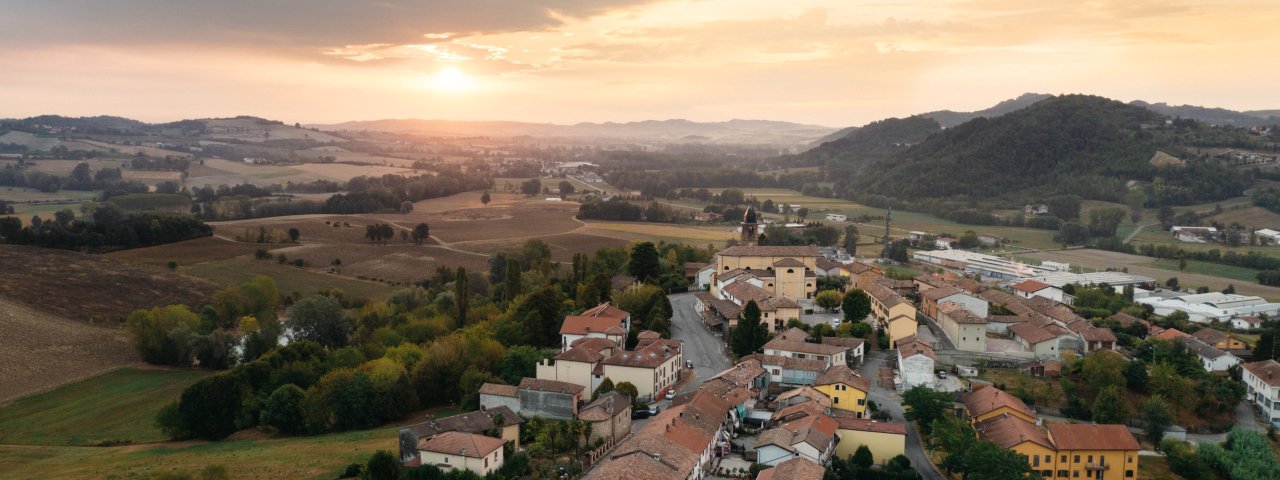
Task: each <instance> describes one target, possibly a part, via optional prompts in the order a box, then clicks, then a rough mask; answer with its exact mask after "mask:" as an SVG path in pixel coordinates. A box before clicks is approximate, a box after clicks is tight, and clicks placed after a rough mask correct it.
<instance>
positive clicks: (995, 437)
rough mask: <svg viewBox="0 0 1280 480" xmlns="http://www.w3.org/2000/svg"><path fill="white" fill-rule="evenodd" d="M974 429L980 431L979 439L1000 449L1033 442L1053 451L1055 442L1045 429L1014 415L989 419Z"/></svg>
mask: <svg viewBox="0 0 1280 480" xmlns="http://www.w3.org/2000/svg"><path fill="white" fill-rule="evenodd" d="M974 429H975V430H977V431H978V438H981V439H982V440H986V441H988V442H991V443H994V444H996V446H998V447H1000V448H1006V449H1007V448H1012V447H1014V446H1016V445H1019V444H1021V443H1023V442H1032V443H1037V444H1040V445H1042V446H1044V447H1046V448H1049V449H1053V442H1051V441H1050V440H1049V436H1048V435H1047V434H1046V432H1045V431H1044V429H1042V428H1040V427H1039V426H1036V424H1034V423H1031V422H1028V421H1026V420H1023V419H1021V418H1018V417H1017V416H1014V415H1009V414H1004V415H1000V416H997V417H994V418H991V419H988V420H987V421H985V422H982V423H979V424H978V425H976V426H975V428H974Z"/></svg>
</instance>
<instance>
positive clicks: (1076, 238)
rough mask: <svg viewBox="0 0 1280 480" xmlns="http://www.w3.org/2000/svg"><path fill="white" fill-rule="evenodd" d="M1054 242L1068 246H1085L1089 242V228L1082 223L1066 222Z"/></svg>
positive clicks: (1055, 236)
mask: <svg viewBox="0 0 1280 480" xmlns="http://www.w3.org/2000/svg"><path fill="white" fill-rule="evenodd" d="M1053 241H1055V242H1058V243H1061V244H1063V245H1066V246H1071V245H1083V244H1084V243H1085V242H1088V241H1089V228H1088V227H1086V226H1084V224H1081V223H1080V222H1076V221H1071V222H1065V223H1063V224H1062V226H1061V227H1059V228H1058V234H1057V235H1054V237H1053Z"/></svg>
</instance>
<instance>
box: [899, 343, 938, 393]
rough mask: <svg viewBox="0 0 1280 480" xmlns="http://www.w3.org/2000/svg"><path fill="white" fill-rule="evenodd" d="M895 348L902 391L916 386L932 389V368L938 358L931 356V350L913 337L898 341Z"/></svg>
mask: <svg viewBox="0 0 1280 480" xmlns="http://www.w3.org/2000/svg"><path fill="white" fill-rule="evenodd" d="M897 347H898V349H897V350H898V372H899V375H901V376H902V387H901V388H902V390H903V391H906V390H910V389H911V388H912V387H915V386H917V385H924V386H926V387H933V368H934V364H936V363H937V362H938V357H937V356H935V355H934V354H933V348H931V347H929V345H928V344H926V343H924V342H923V341H920V340H918V339H917V337H916V336H914V335H912V336H910V337H907V338H904V339H902V340H900V341H899V342H898V345H897Z"/></svg>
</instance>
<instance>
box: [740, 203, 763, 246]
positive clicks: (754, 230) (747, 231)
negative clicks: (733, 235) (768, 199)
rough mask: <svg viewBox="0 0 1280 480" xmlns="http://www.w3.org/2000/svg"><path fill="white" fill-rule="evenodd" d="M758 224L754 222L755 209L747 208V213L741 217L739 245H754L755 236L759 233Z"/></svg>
mask: <svg viewBox="0 0 1280 480" xmlns="http://www.w3.org/2000/svg"><path fill="white" fill-rule="evenodd" d="M759 225H760V223H759V222H758V221H757V220H756V207H753V206H750V205H748V206H747V213H744V214H743V215H742V238H741V240H739V242H738V243H739V244H741V245H755V244H756V236H757V235H758V234H759V233H760V230H759Z"/></svg>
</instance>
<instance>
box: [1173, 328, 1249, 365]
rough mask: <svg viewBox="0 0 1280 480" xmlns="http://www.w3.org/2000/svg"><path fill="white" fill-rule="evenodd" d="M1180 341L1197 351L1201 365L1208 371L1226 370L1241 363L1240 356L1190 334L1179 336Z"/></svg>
mask: <svg viewBox="0 0 1280 480" xmlns="http://www.w3.org/2000/svg"><path fill="white" fill-rule="evenodd" d="M1178 341H1180V342H1182V343H1184V344H1186V345H1187V348H1189V349H1191V351H1193V352H1196V356H1197V357H1199V358H1200V365H1201V366H1203V367H1204V369H1205V370H1207V371H1210V372H1225V371H1227V369H1228V368H1231V367H1233V366H1235V365H1239V364H1240V358H1239V357H1236V356H1235V355H1232V354H1230V353H1227V352H1224V351H1222V350H1219V349H1217V348H1214V347H1213V346H1212V345H1209V344H1207V343H1204V342H1202V341H1200V339H1198V338H1195V337H1192V336H1190V335H1187V336H1182V337H1178Z"/></svg>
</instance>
